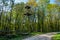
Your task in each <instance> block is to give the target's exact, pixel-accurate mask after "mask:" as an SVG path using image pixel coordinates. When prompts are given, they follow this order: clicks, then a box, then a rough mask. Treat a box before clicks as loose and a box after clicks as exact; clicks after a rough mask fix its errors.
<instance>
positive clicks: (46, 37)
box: [23, 32, 58, 40]
mask: <svg viewBox="0 0 60 40" xmlns="http://www.w3.org/2000/svg"><path fill="white" fill-rule="evenodd" d="M57 33H58V32H52V33H46V34H41V35H39V34H38V35H36V36H33V37H29V38H25V39H23V40H51V39H52V37H53V36H54V35H55V34H57Z"/></svg>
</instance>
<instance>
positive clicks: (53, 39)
mask: <svg viewBox="0 0 60 40" xmlns="http://www.w3.org/2000/svg"><path fill="white" fill-rule="evenodd" d="M52 40H60V34H56V35H55V36H54V37H52Z"/></svg>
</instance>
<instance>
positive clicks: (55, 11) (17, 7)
mask: <svg viewBox="0 0 60 40" xmlns="http://www.w3.org/2000/svg"><path fill="white" fill-rule="evenodd" d="M31 32H43V33H47V32H60V0H56V1H55V4H50V0H28V1H27V2H26V3H24V2H20V3H17V4H16V3H15V0H0V35H8V34H14V35H20V34H29V33H31Z"/></svg>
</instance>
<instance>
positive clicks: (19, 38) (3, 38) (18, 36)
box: [0, 32, 42, 40]
mask: <svg viewBox="0 0 60 40" xmlns="http://www.w3.org/2000/svg"><path fill="white" fill-rule="evenodd" d="M37 34H42V33H41V32H32V33H30V34H28V35H17V36H16V37H12V38H7V37H0V40H22V39H24V38H28V37H31V36H34V35H37Z"/></svg>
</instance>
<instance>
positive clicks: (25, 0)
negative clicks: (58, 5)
mask: <svg viewBox="0 0 60 40" xmlns="http://www.w3.org/2000/svg"><path fill="white" fill-rule="evenodd" d="M20 2H25V3H26V2H27V0H15V3H20ZM50 3H54V0H50Z"/></svg>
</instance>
